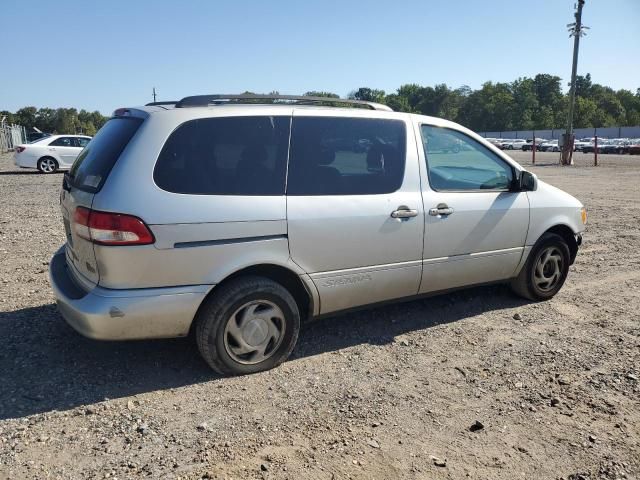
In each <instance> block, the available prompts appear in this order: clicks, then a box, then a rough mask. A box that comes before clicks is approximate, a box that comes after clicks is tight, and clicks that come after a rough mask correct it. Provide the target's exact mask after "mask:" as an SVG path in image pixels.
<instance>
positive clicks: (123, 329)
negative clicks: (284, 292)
mask: <svg viewBox="0 0 640 480" xmlns="http://www.w3.org/2000/svg"><path fill="white" fill-rule="evenodd" d="M49 279H50V281H51V286H52V287H53V293H54V295H55V297H56V301H57V303H58V309H59V311H60V313H61V314H62V316H63V317H64V319H65V320H66V321H67V323H68V324H69V325H71V327H73V328H74V329H75V330H76V331H78V332H79V333H81V334H82V335H84V336H85V337H89V338H94V339H98V340H134V339H148V338H171V337H183V336H186V335H187V334H188V333H189V328H190V327H191V322H192V321H193V318H194V316H195V314H196V312H197V310H198V307H199V306H200V304H201V303H202V301H203V300H204V298H205V297H206V295H207V293H208V292H209V290H210V289H211V285H194V286H186V287H169V288H145V289H131V290H112V289H107V288H101V287H95V288H93V289H92V290H91V291H86V290H84V289H83V288H82V287H80V286H79V285H78V283H77V282H76V281H75V280H74V278H73V273H72V272H71V271H70V267H69V266H68V265H67V260H66V257H65V254H64V247H63V248H61V249H60V250H58V252H56V254H55V255H54V256H53V258H52V259H51V263H50V266H49Z"/></svg>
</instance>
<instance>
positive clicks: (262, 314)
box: [224, 300, 285, 365]
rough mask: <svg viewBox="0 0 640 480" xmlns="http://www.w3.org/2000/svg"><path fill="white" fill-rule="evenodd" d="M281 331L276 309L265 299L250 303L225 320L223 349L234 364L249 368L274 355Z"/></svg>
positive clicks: (280, 315) (280, 317)
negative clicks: (245, 365) (242, 364)
mask: <svg viewBox="0 0 640 480" xmlns="http://www.w3.org/2000/svg"><path fill="white" fill-rule="evenodd" d="M284 330H285V319H284V313H282V310H281V309H280V307H278V306H277V305H276V304H275V303H272V302H269V301H268V300H254V301H251V302H248V303H246V304H244V305H243V306H242V307H240V308H239V309H238V310H236V311H235V313H234V314H233V315H231V317H230V318H229V321H228V322H227V326H226V327H225V329H224V347H225V349H226V350H227V353H228V354H229V356H230V357H231V358H233V359H234V360H235V361H236V362H238V363H244V364H247V365H253V364H256V363H260V362H262V361H264V360H266V359H267V358H269V357H271V356H272V355H273V354H274V352H275V351H276V350H277V349H278V347H279V346H280V344H281V343H282V339H283V338H284Z"/></svg>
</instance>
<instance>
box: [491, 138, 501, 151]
mask: <svg viewBox="0 0 640 480" xmlns="http://www.w3.org/2000/svg"><path fill="white" fill-rule="evenodd" d="M487 141H488V142H489V143H490V144H491V145H493V146H494V147H497V148H499V149H501V150H502V143H503V142H504V139H502V138H488V139H487Z"/></svg>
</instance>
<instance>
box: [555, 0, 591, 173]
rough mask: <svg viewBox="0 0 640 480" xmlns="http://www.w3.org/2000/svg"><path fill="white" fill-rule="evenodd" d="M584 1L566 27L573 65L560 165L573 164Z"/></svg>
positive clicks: (579, 2)
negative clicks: (571, 43) (571, 39)
mask: <svg viewBox="0 0 640 480" xmlns="http://www.w3.org/2000/svg"><path fill="white" fill-rule="evenodd" d="M584 2H585V0H578V5H577V8H576V13H575V17H576V21H575V22H574V23H569V24H568V25H567V27H568V28H569V38H571V37H574V39H573V65H572V67H571V88H570V90H569V118H568V119H567V131H566V132H565V134H564V135H563V137H564V138H563V144H562V157H561V159H562V165H571V164H573V143H574V140H575V138H574V135H573V110H574V108H575V104H576V74H577V72H578V50H579V48H580V37H581V36H583V35H584V34H585V33H584V29H587V28H589V27H583V26H582V7H583V6H584Z"/></svg>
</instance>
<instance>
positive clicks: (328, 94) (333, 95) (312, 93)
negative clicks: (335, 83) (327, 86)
mask: <svg viewBox="0 0 640 480" xmlns="http://www.w3.org/2000/svg"><path fill="white" fill-rule="evenodd" d="M304 96H305V97H327V98H340V95H338V94H336V93H331V92H320V91H316V90H311V91H310V92H306V93H305V94H304Z"/></svg>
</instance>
